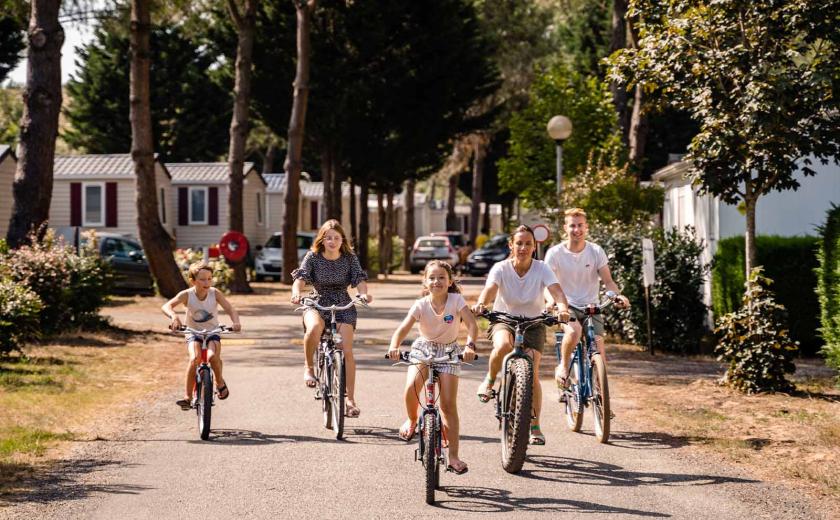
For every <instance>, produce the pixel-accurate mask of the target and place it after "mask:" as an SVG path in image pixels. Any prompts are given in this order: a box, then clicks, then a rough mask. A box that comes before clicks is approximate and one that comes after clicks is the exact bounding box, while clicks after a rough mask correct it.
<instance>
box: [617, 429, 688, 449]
mask: <svg viewBox="0 0 840 520" xmlns="http://www.w3.org/2000/svg"><path fill="white" fill-rule="evenodd" d="M703 439H704V438H703V437H687V436H674V435H669V434H667V433H662V432H612V433H610V445H611V446H616V447H618V448H626V449H631V450H671V449H676V448H682V447H683V446H686V445H688V444H691V443H693V442H697V441H702V440H703Z"/></svg>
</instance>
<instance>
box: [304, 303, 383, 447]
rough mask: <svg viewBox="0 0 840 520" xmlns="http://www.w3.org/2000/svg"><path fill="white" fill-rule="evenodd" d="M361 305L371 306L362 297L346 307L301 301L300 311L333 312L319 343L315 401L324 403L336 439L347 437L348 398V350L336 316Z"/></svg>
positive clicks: (327, 426)
mask: <svg viewBox="0 0 840 520" xmlns="http://www.w3.org/2000/svg"><path fill="white" fill-rule="evenodd" d="M357 303H360V304H362V305H365V306H367V301H366V300H365V299H364V298H362V297H360V296H357V297H356V298H355V299H353V300H352V301H350V303H348V304H346V305H330V306H329V307H323V306H321V305H319V304H318V301H317V300H316V299H315V298H303V299H302V300H301V302H300V304H301V306H300V307H298V309H297V310H302V309H319V310H322V311H327V312H329V313H330V316H331V319H330V324H329V326H328V327H324V332H322V333H321V341H320V342H319V343H318V351H317V354H316V355H317V358H318V359H317V362H316V364H315V379H316V380H317V381H318V382H317V386H316V387H315V399H318V400H320V401H321V408H322V410H323V412H324V427H325V428H327V429H328V430H330V429H331V430H332V431H333V432H335V438H336V439H341V438H342V437H343V436H344V399H345V398H346V396H347V388H346V386H347V383H346V379H345V366H344V350H342V346H341V342H342V339H341V334H339V332H338V324H337V323H336V321H335V313H336V311H343V310H346V309H349V308H350V307H352V306H353V305H356V304H357Z"/></svg>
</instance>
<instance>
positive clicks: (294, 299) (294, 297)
mask: <svg viewBox="0 0 840 520" xmlns="http://www.w3.org/2000/svg"><path fill="white" fill-rule="evenodd" d="M292 303H294V304H295V305H298V304H299V303H300V293H294V292H293V293H292Z"/></svg>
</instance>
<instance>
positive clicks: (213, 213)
mask: <svg viewBox="0 0 840 520" xmlns="http://www.w3.org/2000/svg"><path fill="white" fill-rule="evenodd" d="M207 198H208V199H210V200H209V201H207V206H208V209H209V211H210V213H209V215H208V217H207V225H209V226H218V225H219V188H217V187H215V186H213V187H211V188H210V189H209V190H207Z"/></svg>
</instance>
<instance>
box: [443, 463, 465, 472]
mask: <svg viewBox="0 0 840 520" xmlns="http://www.w3.org/2000/svg"><path fill="white" fill-rule="evenodd" d="M461 464H464V465H463V466H461V467H460V468H456V467H455V466H453V465H452V464H450V465H448V466H446V471H451V472H452V473H455V474H456V475H463V474H464V473H466V472H467V471H469V470H470V467H469V466H467V465H466V464H465V463H464V462H461Z"/></svg>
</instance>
